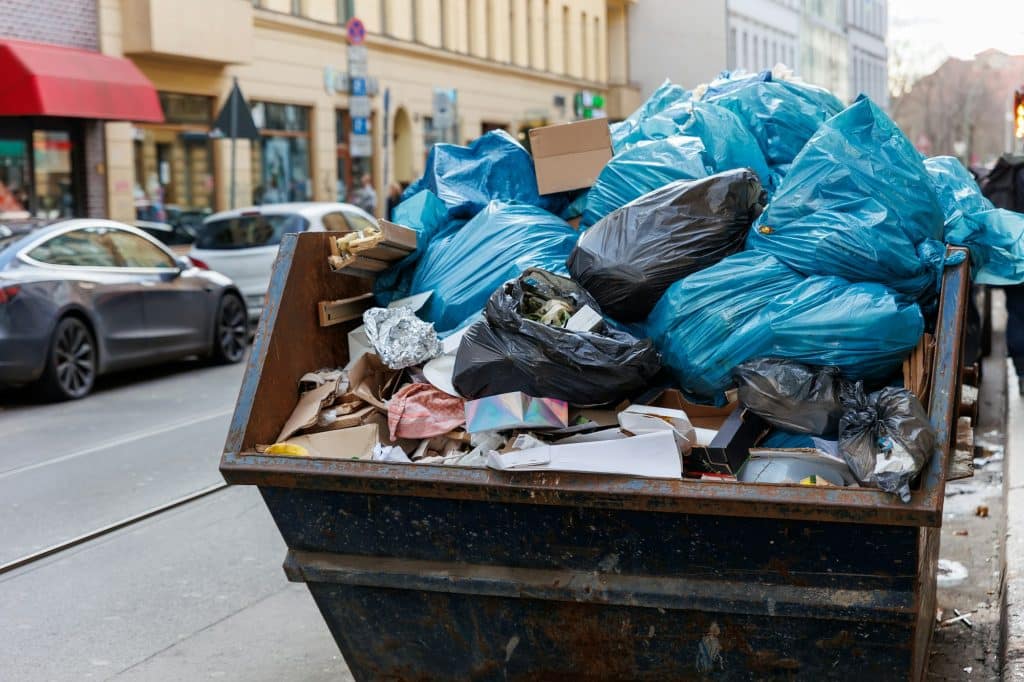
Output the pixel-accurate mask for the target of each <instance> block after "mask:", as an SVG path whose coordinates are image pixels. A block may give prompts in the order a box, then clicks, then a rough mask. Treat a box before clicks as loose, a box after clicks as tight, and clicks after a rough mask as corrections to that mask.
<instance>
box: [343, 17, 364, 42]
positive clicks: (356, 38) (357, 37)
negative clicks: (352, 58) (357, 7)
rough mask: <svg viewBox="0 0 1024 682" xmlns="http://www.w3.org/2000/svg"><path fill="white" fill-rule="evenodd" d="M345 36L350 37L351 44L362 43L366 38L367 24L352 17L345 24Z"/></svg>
mask: <svg viewBox="0 0 1024 682" xmlns="http://www.w3.org/2000/svg"><path fill="white" fill-rule="evenodd" d="M345 36H346V37H347V38H348V44H349V45H362V44H363V41H365V40H366V26H364V25H363V22H362V21H361V20H360V19H357V18H355V17H352V18H351V19H349V20H348V23H347V24H345Z"/></svg>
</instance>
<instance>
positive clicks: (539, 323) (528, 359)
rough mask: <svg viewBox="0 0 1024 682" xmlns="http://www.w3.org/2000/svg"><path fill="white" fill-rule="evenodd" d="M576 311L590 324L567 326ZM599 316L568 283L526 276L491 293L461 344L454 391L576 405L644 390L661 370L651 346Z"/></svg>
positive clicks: (539, 274)
mask: <svg viewBox="0 0 1024 682" xmlns="http://www.w3.org/2000/svg"><path fill="white" fill-rule="evenodd" d="M585 308H589V309H590V310H589V311H586V310H584V309H585ZM581 310H584V312H583V313H581V317H585V318H588V321H586V322H583V323H581V324H578V325H577V324H574V323H573V322H570V318H571V316H572V315H574V314H576V313H577V312H579V311H581ZM600 314H601V309H600V307H599V306H598V304H597V302H596V301H594V299H593V298H592V297H591V296H590V295H589V294H588V293H587V292H586V291H585V290H584V289H583V287H581V286H580V285H578V284H576V283H575V282H573V281H572V280H570V279H567V278H565V277H559V276H558V275H555V274H553V273H550V272H545V271H544V270H539V269H530V270H526V271H525V272H523V274H522V275H520V276H519V277H517V278H516V279H513V280H511V281H509V282H506V283H505V284H503V285H502V286H501V287H500V288H499V289H498V290H497V291H495V292H494V295H493V296H491V298H490V300H488V302H487V307H486V308H485V310H484V318H485V319H484V321H482V322H477V323H476V324H474V325H473V326H471V327H470V328H469V330H468V331H467V332H466V334H465V336H464V337H463V338H462V342H461V343H460V345H459V351H458V354H457V355H456V358H455V372H454V376H453V384H454V385H455V388H456V390H457V391H458V392H459V393H460V394H461V395H462V396H464V397H466V398H481V397H484V396H488V395H497V394H501V393H509V392H511V391H522V392H523V393H526V394H527V395H532V396H539V397H544V398H558V399H560V400H565V401H568V402H569V403H572V404H574V405H599V404H605V403H609V402H613V401H618V400H620V399H622V398H626V397H629V396H631V395H632V394H634V393H636V392H638V391H640V390H643V389H644V388H646V386H647V384H648V382H649V381H650V380H651V379H652V378H653V377H654V375H655V374H657V372H658V370H659V368H660V363H659V360H658V353H657V351H656V350H655V349H654V344H653V343H652V342H651V340H650V339H638V338H635V337H633V336H631V335H629V334H627V333H625V332H623V331H619V330H617V329H615V328H613V327H611V326H609V325H607V324H605V323H604V321H603V320H602V319H601V318H600ZM576 319H579V318H576ZM567 324H568V327H567Z"/></svg>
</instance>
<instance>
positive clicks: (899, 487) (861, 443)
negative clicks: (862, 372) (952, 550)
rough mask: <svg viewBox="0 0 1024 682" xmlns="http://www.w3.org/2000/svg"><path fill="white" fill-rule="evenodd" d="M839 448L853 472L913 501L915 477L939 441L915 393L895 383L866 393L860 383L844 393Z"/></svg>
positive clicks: (858, 478)
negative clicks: (912, 491) (911, 485)
mask: <svg viewBox="0 0 1024 682" xmlns="http://www.w3.org/2000/svg"><path fill="white" fill-rule="evenodd" d="M843 408H844V412H843V416H842V419H840V422H839V452H840V453H841V454H842V456H843V459H845V460H846V463H847V464H848V465H849V466H850V469H851V470H852V471H853V475H854V476H856V477H857V480H858V481H859V482H860V483H861V484H863V485H871V486H876V487H878V488H881V489H882V490H884V491H886V492H889V493H894V494H896V495H899V497H900V499H901V500H902V501H903V502H909V501H910V482H911V480H913V478H914V477H915V476H916V475H917V474H918V472H919V471H921V469H922V468H924V465H925V464H926V463H927V462H928V459H929V458H930V457H931V456H932V453H933V452H934V450H935V445H936V436H935V430H934V429H933V428H932V424H931V422H930V421H929V420H928V414H927V413H926V412H925V411H924V407H923V406H922V405H921V403H920V401H919V400H918V399H917V397H916V396H914V394H913V393H911V392H910V391H908V390H907V389H905V388H895V387H892V386H889V387H886V388H883V389H882V390H880V391H876V392H875V393H871V394H870V395H866V394H865V393H864V387H863V386H862V385H861V384H859V383H858V384H856V385H855V386H853V387H852V388H851V389H850V390H848V391H845V392H844V394H843Z"/></svg>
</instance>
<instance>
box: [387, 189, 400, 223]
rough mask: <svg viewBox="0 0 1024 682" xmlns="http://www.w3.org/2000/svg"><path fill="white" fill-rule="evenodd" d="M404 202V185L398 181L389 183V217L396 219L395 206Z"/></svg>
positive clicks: (389, 218)
mask: <svg viewBox="0 0 1024 682" xmlns="http://www.w3.org/2000/svg"><path fill="white" fill-rule="evenodd" d="M400 203H402V186H401V185H399V184H398V183H397V182H392V183H391V184H390V185H388V205H387V218H388V220H394V217H393V216H394V214H395V207H396V206H398V205H399V204H400Z"/></svg>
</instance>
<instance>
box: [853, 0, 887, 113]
mask: <svg viewBox="0 0 1024 682" xmlns="http://www.w3.org/2000/svg"><path fill="white" fill-rule="evenodd" d="M846 26H847V35H848V39H849V46H850V51H849V59H848V67H849V79H850V84H851V93H852V94H853V95H857V94H858V93H861V92H863V93H864V94H866V95H867V96H868V97H870V98H871V99H872V100H874V101H875V103H876V104H878V105H879V106H881V107H883V108H884V109H888V108H889V50H888V48H887V47H886V39H887V36H888V34H889V28H888V27H889V7H888V4H887V3H886V1H885V0H850V1H849V2H847V3H846Z"/></svg>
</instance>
